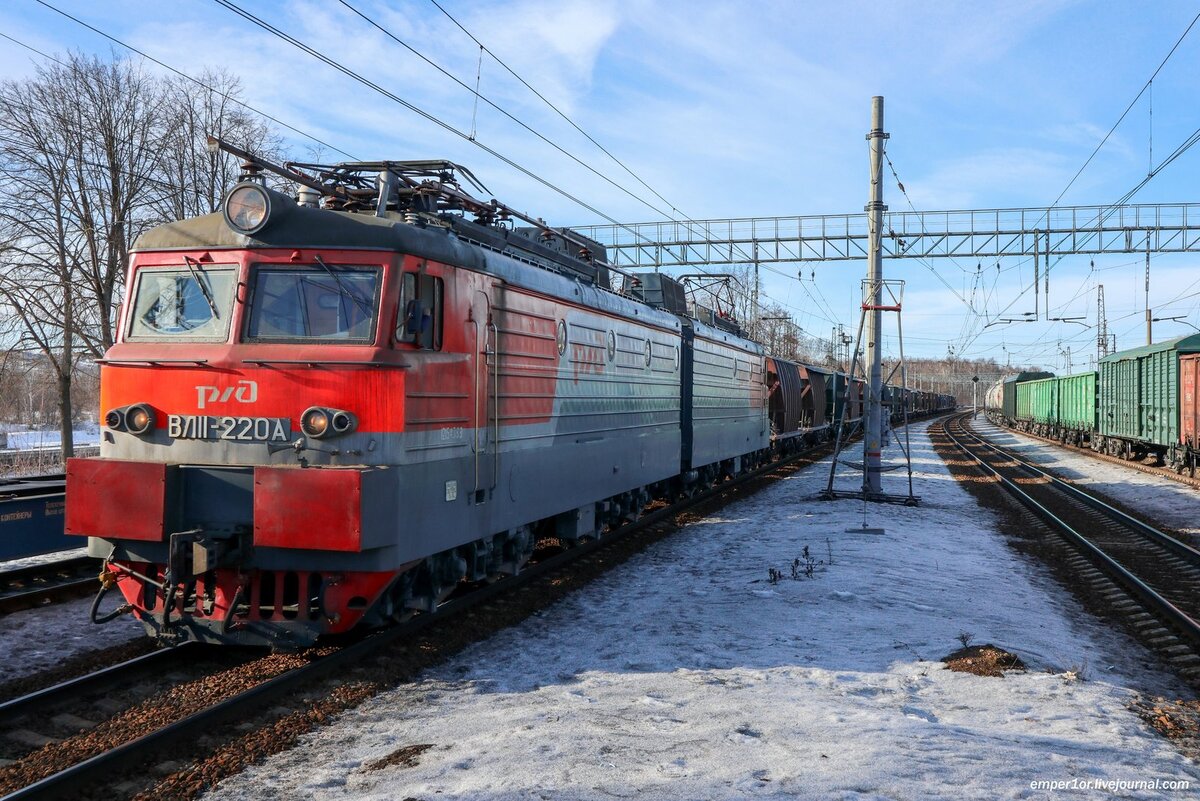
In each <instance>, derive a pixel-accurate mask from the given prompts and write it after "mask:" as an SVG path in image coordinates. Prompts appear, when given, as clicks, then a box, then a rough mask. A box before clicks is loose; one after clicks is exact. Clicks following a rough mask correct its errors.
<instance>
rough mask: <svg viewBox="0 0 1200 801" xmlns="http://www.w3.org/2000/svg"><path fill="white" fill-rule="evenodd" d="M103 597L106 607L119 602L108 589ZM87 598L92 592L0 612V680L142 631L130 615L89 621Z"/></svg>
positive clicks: (53, 664)
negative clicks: (3, 613) (100, 621)
mask: <svg viewBox="0 0 1200 801" xmlns="http://www.w3.org/2000/svg"><path fill="white" fill-rule="evenodd" d="M105 602H106V603H105V606H104V607H103V608H104V611H108V610H109V609H112V608H113V606H115V605H116V603H117V601H116V599H115V598H114V597H113V594H112V593H110V594H109V597H108V598H106V599H105ZM91 604H92V599H91V598H80V599H79V600H75V601H65V602H63V603H56V604H51V605H50V606H42V607H38V608H36V609H26V610H23V611H21V612H13V613H12V614H8V615H3V616H0V653H3V655H4V658H3V659H0V682H4V681H8V680H10V679H15V678H18V677H20V676H29V675H32V674H34V673H38V672H40V671H43V670H46V669H47V668H52V667H57V666H58V665H60V664H62V663H63V662H65V661H66V660H68V659H71V658H72V657H76V656H79V655H80V654H83V653H87V652H89V651H99V650H101V649H102V648H109V647H111V646H114V645H121V644H122V643H126V642H129V641H131V640H135V639H137V638H139V637H144V636H146V632H145V629H143V628H142V625H141V624H140V623H138V622H137V621H136V620H134V619H133V618H132V617H131V616H128V615H126V616H124V617H121V618H118V619H117V620H114V621H113V622H111V623H106V624H104V625H102V626H97V625H95V624H93V623H92V622H91V621H90V620H89V619H88V608H89V607H90V606H91Z"/></svg>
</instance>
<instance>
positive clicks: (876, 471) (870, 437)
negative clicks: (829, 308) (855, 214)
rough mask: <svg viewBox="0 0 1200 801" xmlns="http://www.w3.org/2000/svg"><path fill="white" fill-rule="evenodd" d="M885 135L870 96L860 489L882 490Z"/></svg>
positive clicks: (879, 109) (878, 105) (878, 101)
mask: <svg viewBox="0 0 1200 801" xmlns="http://www.w3.org/2000/svg"><path fill="white" fill-rule="evenodd" d="M887 138H888V135H887V134H886V133H885V132H884V130H883V98H882V97H878V96H876V97H872V98H871V132H870V133H868V134H867V140H868V141H869V142H870V143H871V200H870V202H869V203H867V207H866V212H867V219H868V225H869V227H870V235H871V242H870V247H869V249H868V252H867V297H866V298H864V299H863V300H864V301H865V303H866V305H867V307H869V308H867V309H866V311H867V364H868V365H870V367H869V372H868V385H867V398H866V400H867V410H866V412H867V414H866V424H867V429H866V431H865V432H864V433H865V436H864V437H863V467H864V469H863V492H865V493H868V494H878V493H880V492H882V491H883V484H882V468H883V453H882V451H883V403H882V399H883V348H882V342H881V341H880V340H881V337H882V333H883V330H882V329H883V325H882V323H883V312H882V311H881V310H880V306H881V305H882V303H883V297H882V291H883V213H884V212H885V211H886V210H887V206H885V205H883V143H884V141H885V140H886V139H887Z"/></svg>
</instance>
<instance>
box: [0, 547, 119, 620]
mask: <svg viewBox="0 0 1200 801" xmlns="http://www.w3.org/2000/svg"><path fill="white" fill-rule="evenodd" d="M89 566H94V567H95V569H96V570H97V571H98V570H99V568H100V560H99V559H96V558H94V557H91V556H75V557H71V558H69V559H59V560H56V561H53V562H43V563H42V564H39V565H26V566H25V567H18V568H13V569H11V570H0V614H5V613H8V612H13V611H16V610H18V609H27V608H28V607H29V606H30V605H31V604H36V603H39V602H41V601H45V600H51V599H54V598H56V597H58V596H60V595H66V594H70V593H72V592H75V591H78V590H81V589H83V588H85V587H89V586H94V585H95V584H96V573H91V574H89V575H87V576H82V575H78V574H79V573H80V571H82V570H84V569H85V568H87V567H89ZM71 574H76V575H74V576H72V575H71ZM19 584H29V585H30V586H28V587H25V588H23V589H10V588H12V587H13V586H14V585H19Z"/></svg>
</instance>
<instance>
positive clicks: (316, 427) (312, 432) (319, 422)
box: [300, 406, 329, 439]
mask: <svg viewBox="0 0 1200 801" xmlns="http://www.w3.org/2000/svg"><path fill="white" fill-rule="evenodd" d="M300 429H301V430H302V431H303V432H304V433H305V434H308V435H309V436H310V437H316V438H318V439H320V438H321V437H323V436H325V435H326V434H328V433H329V414H328V412H326V411H325V410H324V409H321V408H319V407H316V406H314V407H312V408H311V409H308V410H307V411H305V412H304V414H302V415H300Z"/></svg>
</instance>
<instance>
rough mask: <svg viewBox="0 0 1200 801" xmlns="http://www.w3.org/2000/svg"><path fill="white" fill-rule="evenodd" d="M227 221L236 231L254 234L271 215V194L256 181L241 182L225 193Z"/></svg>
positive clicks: (224, 210)
mask: <svg viewBox="0 0 1200 801" xmlns="http://www.w3.org/2000/svg"><path fill="white" fill-rule="evenodd" d="M223 212H224V214H225V222H226V223H228V224H229V227H230V228H232V229H233V230H235V231H238V232H240V233H243V234H253V233H255V232H257V231H258V230H260V229H261V228H262V227H263V226H264V225H266V224H267V220H268V219H270V217H271V196H270V195H269V194H268V193H267V190H266V189H264V188H263V187H262V186H259V185H258V184H255V183H240V184H238V185H237V186H235V187H234V188H233V189H230V190H229V194H227V195H225V204H224V209H223Z"/></svg>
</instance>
